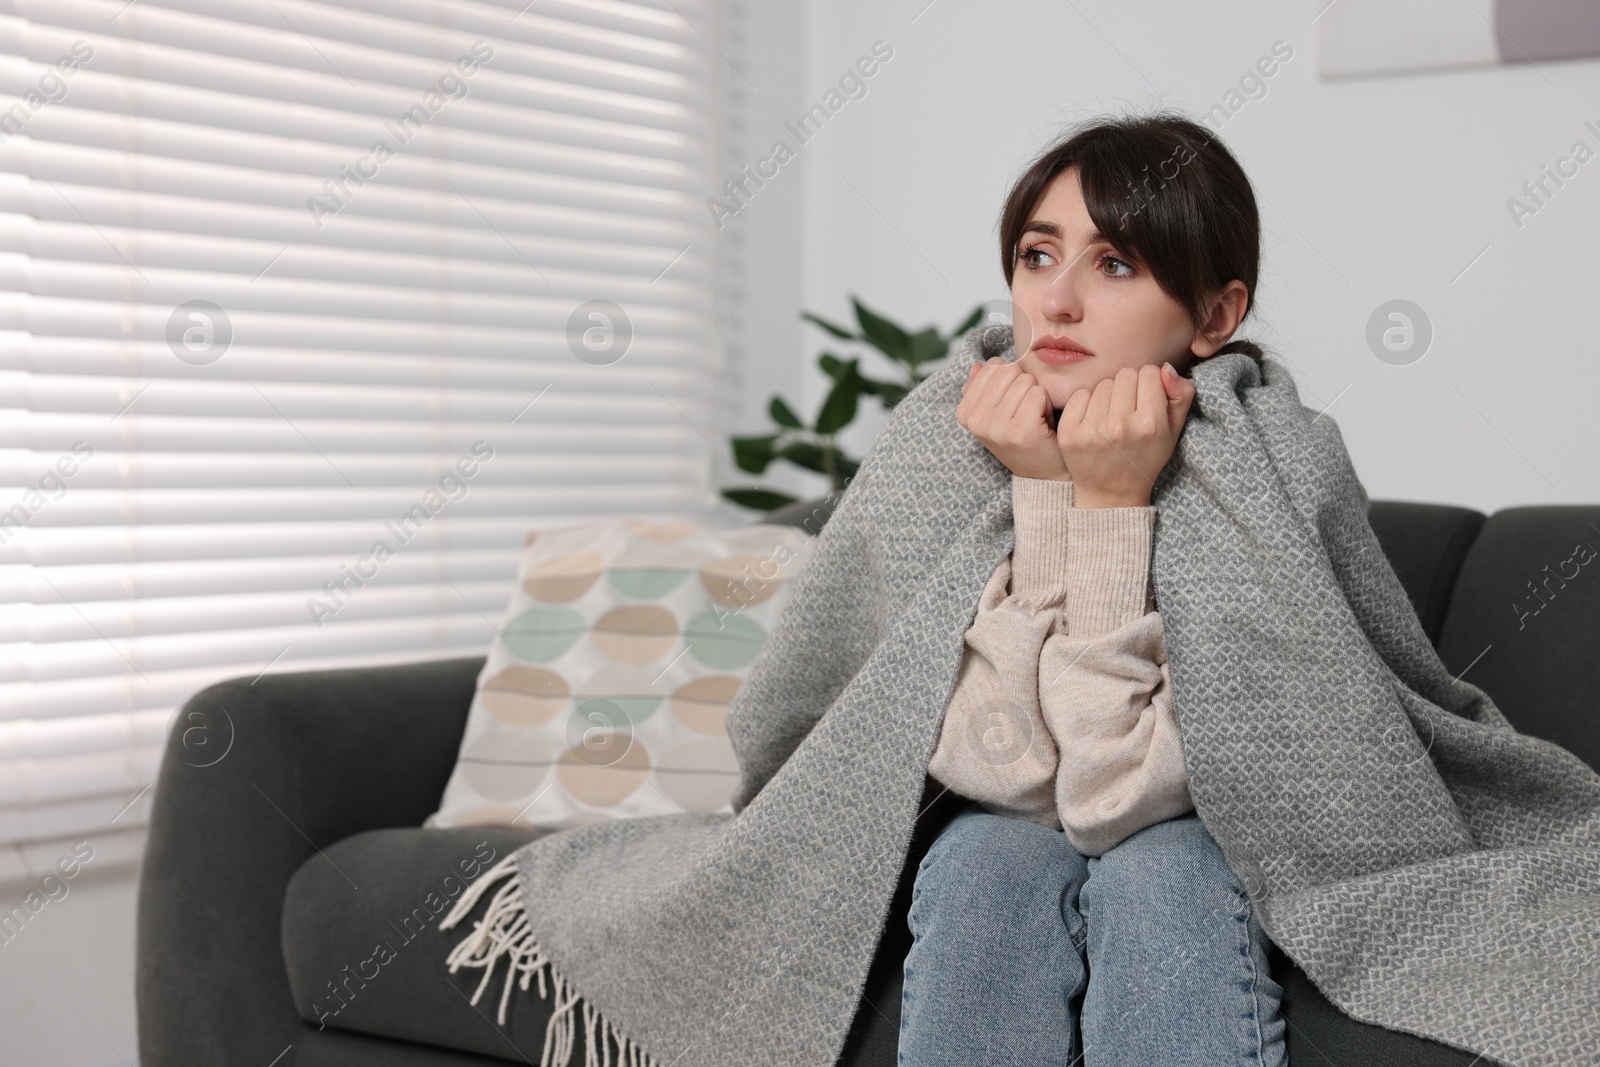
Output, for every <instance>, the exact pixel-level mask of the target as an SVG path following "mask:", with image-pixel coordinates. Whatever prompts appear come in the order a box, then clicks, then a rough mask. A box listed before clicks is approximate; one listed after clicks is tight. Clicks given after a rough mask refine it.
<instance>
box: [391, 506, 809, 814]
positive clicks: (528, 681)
mask: <svg viewBox="0 0 1600 1067" xmlns="http://www.w3.org/2000/svg"><path fill="white" fill-rule="evenodd" d="M815 541H816V538H815V537H814V536H813V535H811V534H808V533H807V532H806V531H805V530H802V529H800V528H797V527H794V526H782V525H774V524H767V523H762V524H756V525H751V526H742V527H739V528H737V529H731V530H717V529H709V528H706V527H703V526H696V525H692V524H687V523H652V522H641V521H637V520H631V519H614V520H606V521H601V522H591V523H581V524H577V525H569V526H562V527H555V528H550V529H544V530H539V531H535V532H533V533H530V534H529V537H528V547H527V549H526V551H525V552H524V553H523V557H522V564H521V567H520V568H519V570H518V575H517V577H518V585H517V588H516V590H515V591H514V592H513V594H512V597H511V603H510V606H509V607H508V608H507V610H506V615H505V622H504V623H503V624H502V625H501V626H500V628H499V635H498V637H497V638H496V639H495V641H494V644H493V646H492V647H491V648H490V650H489V656H488V660H487V662H486V663H485V664H484V668H483V671H482V673H480V674H479V675H478V689H477V693H476V694H475V695H474V697H473V701H472V708H471V710H470V712H469V713H468V715H467V727H466V731H465V733H464V734H463V735H462V738H461V751H460V754H459V755H458V756H457V758H456V767H455V770H454V772H453V773H452V774H451V776H450V782H449V784H448V785H447V786H446V787H445V791H444V797H443V799H442V800H441V801H440V807H439V810H438V811H437V812H435V813H434V814H433V815H431V816H429V817H428V820H427V821H426V822H425V823H423V825H424V826H427V827H437V828H442V827H449V826H491V825H498V826H523V827H535V828H546V829H563V828H566V827H571V826H580V825H582V824H584V823H590V822H596V821H599V820H603V819H620V818H633V817H638V816H644V815H663V814H671V813H674V812H684V813H691V814H692V813H697V812H719V811H720V812H726V811H730V810H731V808H730V807H729V805H728V798H729V797H730V795H731V794H732V792H733V789H734V786H735V785H737V784H738V775H739V765H738V761H737V760H736V759H735V758H734V754H733V747H732V745H731V744H730V743H729V741H728V737H727V734H726V732H725V731H724V729H723V716H724V714H725V712H726V711H727V707H728V702H729V701H730V700H732V699H733V695H734V693H735V692H737V691H738V689H739V685H740V684H741V682H743V680H744V675H745V673H746V671H747V670H748V669H749V667H750V664H751V663H752V662H753V661H754V660H755V658H756V654H757V653H759V652H760V651H761V648H762V646H763V645H764V644H765V643H766V640H767V635H768V634H769V633H771V631H772V625H773V623H774V622H776V621H777V619H778V616H779V613H780V612H781V611H782V609H783V605H784V602H785V601H786V600H787V599H788V593H789V586H790V582H791V581H792V580H793V579H794V578H795V576H796V575H798V574H799V573H800V570H801V569H802V568H803V567H804V566H805V563H806V560H807V559H809V558H810V555H811V549H812V546H813V544H814V543H815Z"/></svg>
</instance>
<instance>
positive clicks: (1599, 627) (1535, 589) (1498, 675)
mask: <svg viewBox="0 0 1600 1067" xmlns="http://www.w3.org/2000/svg"><path fill="white" fill-rule="evenodd" d="M1597 635H1600V507H1595V506H1592V505H1591V506H1554V505H1552V506H1542V507H1527V508H1507V509H1506V510H1504V511H1499V512H1496V513H1495V514H1494V515H1493V516H1491V517H1490V518H1489V520H1488V522H1486V523H1485V524H1484V527H1483V529H1482V531H1480V532H1479V534H1478V537H1477V540H1476V541H1475V542H1474V543H1473V546H1472V549H1471V550H1470V551H1469V552H1468V553H1467V559H1466V563H1465V565H1464V566H1463V567H1462V570H1461V576H1460V578H1459V579H1458V580H1457V582H1456V590H1455V594H1454V596H1453V597H1452V598H1451V602H1450V607H1449V610H1448V611H1447V612H1446V615H1445V620H1444V627H1443V630H1442V631H1441V633H1440V637H1439V655H1440V658H1442V659H1443V660H1444V662H1445V665H1446V666H1448V667H1449V668H1450V670H1451V671H1452V672H1462V671H1465V672H1466V673H1465V675H1464V677H1465V678H1466V680H1467V681H1469V682H1473V683H1475V684H1477V685H1478V686H1480V687H1481V688H1482V689H1483V690H1484V691H1485V692H1487V693H1488V694H1489V695H1490V696H1491V697H1493V698H1494V702H1495V704H1496V705H1498V706H1499V708H1500V710H1501V711H1503V712H1504V713H1505V716H1506V718H1507V719H1510V720H1511V722H1512V724H1513V725H1514V726H1516V728H1517V729H1518V730H1521V731H1523V732H1524V733H1529V734H1533V735H1534V736H1536V737H1542V738H1544V739H1545V740H1548V741H1554V742H1556V743H1557V744H1559V745H1561V746H1562V747H1563V748H1566V749H1567V750H1569V751H1571V752H1573V753H1575V754H1576V755H1578V756H1579V757H1580V758H1582V759H1583V760H1585V761H1586V762H1587V763H1588V764H1589V766H1591V767H1594V768H1596V769H1600V718H1597V717H1596V715H1595V694H1596V693H1597V692H1600V656H1596V655H1595V639H1596V637H1597Z"/></svg>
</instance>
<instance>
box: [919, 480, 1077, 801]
mask: <svg viewBox="0 0 1600 1067" xmlns="http://www.w3.org/2000/svg"><path fill="white" fill-rule="evenodd" d="M1011 501H1012V512H1013V518H1014V520H1015V528H1016V540H1015V544H1014V546H1013V548H1012V551H1011V554H1010V555H1009V556H1007V557H1006V558H1005V559H1003V560H1001V561H1000V564H999V566H997V567H996V568H995V570H994V573H993V574H992V575H990V578H989V581H988V584H987V585H986V586H985V587H984V590H983V595H982V596H981V598H980V599H979V602H978V611H977V617H976V618H975V619H974V621H973V623H972V626H971V627H969V628H968V630H967V632H966V637H965V652H964V654H963V658H962V663H961V669H960V673H959V674H958V675H957V676H956V684H955V689H954V690H953V692H952V693H951V697H950V704H949V706H948V707H947V708H946V710H945V717H944V723H943V726H942V727H941V729H940V733H939V740H938V744H937V745H936V747H935V748H934V751H933V756H932V757H931V758H930V760H929V762H928V773H929V774H930V775H932V776H933V778H934V779H935V780H937V781H939V782H941V783H943V784H944V785H946V786H948V787H949V788H950V789H952V790H953V791H955V792H956V793H959V794H961V795H962V796H967V797H971V798H972V799H974V800H977V801H979V802H980V803H981V804H983V805H984V807H985V808H986V809H987V810H989V811H992V812H994V813H996V814H999V815H1010V816H1012V817H1015V818H1022V819H1027V820H1029V821H1030V822H1036V823H1039V824H1041V825H1043V826H1048V827H1050V828H1051V829H1059V828H1060V826H1061V822H1060V818H1059V816H1058V815H1057V812H1056V807H1057V802H1056V765H1057V762H1058V757H1057V753H1056V743H1055V740H1054V739H1053V738H1052V737H1051V734H1050V731H1049V729H1048V728H1047V727H1046V725H1045V721H1044V718H1043V716H1042V713H1041V711H1040V707H1039V655H1040V651H1041V649H1042V647H1043V645H1044V641H1045V638H1046V637H1047V636H1048V634H1049V633H1050V631H1051V629H1052V628H1054V627H1056V626H1057V625H1058V623H1059V622H1060V619H1061V612H1062V607H1063V604H1064V602H1065V600H1066V596H1067V565H1066V562H1067V557H1066V548H1067V540H1066V539H1067V527H1066V519H1065V516H1066V512H1067V511H1068V510H1070V509H1071V505H1072V483H1071V482H1057V481H1051V480H1049V479H1036V478H1018V477H1016V476H1013V477H1012V482H1011Z"/></svg>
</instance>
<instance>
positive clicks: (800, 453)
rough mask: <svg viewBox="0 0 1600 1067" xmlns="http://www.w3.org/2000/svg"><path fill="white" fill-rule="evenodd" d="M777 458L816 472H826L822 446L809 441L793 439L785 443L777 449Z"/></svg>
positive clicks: (825, 459) (826, 465) (826, 466)
mask: <svg viewBox="0 0 1600 1067" xmlns="http://www.w3.org/2000/svg"><path fill="white" fill-rule="evenodd" d="M777 458H779V459H786V460H788V461H789V462H790V463H793V464H794V465H795V466H797V467H804V468H805V469H806V470H808V471H816V472H817V473H818V474H827V473H828V462H827V457H826V456H825V455H824V454H823V449H822V446H821V445H819V444H816V443H814V442H811V441H794V442H792V443H790V444H788V445H785V446H784V447H783V448H782V449H780V450H779V451H778V456H777Z"/></svg>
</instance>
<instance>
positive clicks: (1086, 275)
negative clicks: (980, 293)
mask: <svg viewBox="0 0 1600 1067" xmlns="http://www.w3.org/2000/svg"><path fill="white" fill-rule="evenodd" d="M1235 284H1237V285H1238V288H1239V292H1240V294H1241V295H1242V293H1243V289H1244V286H1243V284H1242V283H1235ZM1011 309H1012V323H1013V331H1012V334H1013V337H1014V339H1015V341H1016V345H1017V351H1018V358H1017V362H1018V364H1019V365H1020V366H1021V367H1022V369H1023V370H1024V371H1026V372H1027V373H1029V374H1031V375H1033V377H1034V378H1035V379H1037V380H1038V382H1039V384H1040V385H1042V386H1044V388H1045V391H1046V392H1047V393H1049V395H1050V402H1051V405H1052V406H1053V407H1054V408H1055V409H1056V410H1057V411H1060V410H1061V408H1063V407H1065V406H1066V403H1067V398H1068V397H1070V396H1071V395H1072V394H1073V393H1075V392H1077V391H1078V390H1079V389H1086V388H1087V389H1092V388H1094V386H1095V385H1096V384H1097V383H1098V382H1100V381H1101V380H1102V379H1104V378H1111V377H1115V376H1116V373H1117V371H1119V370H1121V369H1122V368H1123V367H1132V368H1133V369H1134V370H1138V369H1139V368H1140V367H1142V366H1144V365H1145V364H1146V363H1152V364H1160V363H1172V364H1173V365H1174V369H1175V370H1178V371H1184V370H1186V369H1187V367H1188V365H1189V363H1190V362H1191V361H1192V359H1193V357H1195V356H1201V357H1203V356H1209V355H1211V354H1212V353H1213V352H1215V351H1216V350H1217V348H1220V347H1221V346H1222V344H1223V343H1225V341H1226V339H1227V335H1226V334H1224V335H1223V336H1222V337H1221V339H1220V340H1215V343H1212V338H1211V337H1209V336H1208V334H1207V333H1206V332H1203V331H1201V330H1198V329H1196V327H1195V325H1194V321H1193V319H1191V318H1190V316H1189V311H1188V309H1186V308H1185V307H1184V306H1183V305H1182V304H1180V303H1178V301H1177V300H1174V299H1173V298H1172V296H1170V295H1169V294H1168V293H1167V291H1166V290H1165V289H1162V288H1161V286H1160V285H1158V284H1156V280H1155V278H1154V277H1153V276H1152V275H1151V274H1150V272H1149V271H1148V270H1147V269H1145V268H1144V267H1143V266H1142V265H1138V264H1135V263H1134V262H1133V261H1132V260H1130V259H1128V258H1127V257H1126V256H1124V255H1123V254H1122V253H1120V252H1118V251H1117V249H1115V248H1113V247H1112V246H1111V245H1109V244H1107V243H1106V241H1105V240H1104V239H1103V238H1102V237H1101V235H1100V233H1099V232H1098V231H1097V230H1096V229H1095V225H1094V222H1093V220H1091V219H1090V218H1089V211H1088V209H1087V208H1086V207H1085V206H1084V203H1083V193H1082V191H1081V190H1080V189H1079V186H1078V169H1077V168H1076V167H1069V168H1067V169H1066V170H1064V171H1062V172H1061V173H1060V174H1058V175H1057V176H1056V178H1055V180H1054V181H1052V182H1051V183H1050V185H1049V187H1048V188H1047V189H1046V190H1045V193H1044V196H1043V197H1042V198H1041V199H1040V201H1039V205H1038V207H1037V208H1035V209H1034V212H1033V215H1032V217H1031V218H1030V219H1029V220H1028V225H1027V227H1026V228H1024V230H1023V232H1022V236H1021V239H1020V240H1019V242H1018V254H1017V265H1016V270H1015V271H1014V273H1013V276H1012V281H1011ZM1241 314H1242V309H1241ZM1236 325H1237V321H1234V322H1233V323H1232V324H1231V325H1230V326H1229V327H1228V333H1230V334H1231V333H1232V328H1233V326H1236Z"/></svg>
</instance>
